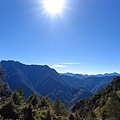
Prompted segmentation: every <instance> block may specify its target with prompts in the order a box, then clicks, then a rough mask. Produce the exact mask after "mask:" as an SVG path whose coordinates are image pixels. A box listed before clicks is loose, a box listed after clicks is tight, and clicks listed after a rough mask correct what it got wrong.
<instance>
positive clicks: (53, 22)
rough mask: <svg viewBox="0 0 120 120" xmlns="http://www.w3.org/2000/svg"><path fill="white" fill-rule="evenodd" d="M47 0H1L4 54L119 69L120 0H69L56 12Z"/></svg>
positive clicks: (87, 68) (88, 68) (73, 68)
mask: <svg viewBox="0 0 120 120" xmlns="http://www.w3.org/2000/svg"><path fill="white" fill-rule="evenodd" d="M43 1H44V0H0V51H1V52H0V60H15V61H20V62H22V63H25V64H39V65H44V64H46V65H49V66H50V67H53V68H55V69H56V70H57V71H58V72H61V73H64V72H73V73H82V74H97V73H106V72H107V73H110V72H119V73H120V0H64V2H65V3H64V7H63V8H62V10H61V12H60V13H59V14H54V15H51V14H50V13H49V12H47V11H46V8H45V7H44V5H43Z"/></svg>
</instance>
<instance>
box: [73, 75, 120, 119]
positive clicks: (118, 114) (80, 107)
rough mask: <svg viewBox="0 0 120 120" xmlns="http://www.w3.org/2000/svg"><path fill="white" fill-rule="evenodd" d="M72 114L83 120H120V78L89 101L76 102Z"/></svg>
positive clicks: (115, 79)
mask: <svg viewBox="0 0 120 120" xmlns="http://www.w3.org/2000/svg"><path fill="white" fill-rule="evenodd" d="M71 112H72V113H73V114H76V113H78V114H79V117H80V118H79V119H81V120H120V77H116V78H114V79H113V81H112V82H111V83H110V84H109V85H108V86H106V87H105V88H104V89H102V90H101V91H99V92H98V93H97V94H95V95H93V96H91V97H90V98H89V99H83V100H80V101H78V102H76V103H75V104H74V105H73V107H72V108H71Z"/></svg>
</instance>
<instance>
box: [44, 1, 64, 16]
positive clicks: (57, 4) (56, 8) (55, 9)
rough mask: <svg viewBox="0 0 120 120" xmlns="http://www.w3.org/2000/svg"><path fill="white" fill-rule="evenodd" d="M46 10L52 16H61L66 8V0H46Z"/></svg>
mask: <svg viewBox="0 0 120 120" xmlns="http://www.w3.org/2000/svg"><path fill="white" fill-rule="evenodd" d="M43 4H44V8H45V10H46V11H47V12H48V13H50V14H52V15H55V14H60V13H61V11H62V9H63V7H64V0H44V2H43Z"/></svg>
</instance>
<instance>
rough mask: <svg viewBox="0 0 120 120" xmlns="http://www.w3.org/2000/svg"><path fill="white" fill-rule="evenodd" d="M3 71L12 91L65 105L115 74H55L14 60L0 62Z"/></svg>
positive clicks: (49, 69)
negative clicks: (44, 97) (33, 94)
mask: <svg viewBox="0 0 120 120" xmlns="http://www.w3.org/2000/svg"><path fill="white" fill-rule="evenodd" d="M0 64H1V65H2V67H3V69H4V70H5V71H6V75H7V76H6V81H7V82H8V83H9V84H10V87H11V89H12V90H14V89H16V88H23V89H24V90H25V91H26V96H28V95H30V94H31V93H33V92H34V93H37V94H38V95H39V96H46V95H48V96H49V97H50V98H51V99H52V100H55V99H56V98H60V99H61V100H62V101H65V100H67V101H68V102H69V104H73V103H75V102H76V101H77V100H79V99H83V98H88V97H90V96H91V95H92V94H93V93H96V92H97V91H98V90H100V89H102V88H103V87H105V86H106V85H107V84H108V83H109V82H111V81H112V79H113V78H114V77H115V76H118V75H119V74H117V73H112V74H104V75H82V74H72V73H66V74H59V73H58V72H56V71H55V70H54V69H51V68H50V67H48V66H47V65H44V66H41V65H25V64H22V63H20V62H15V61H1V62H0Z"/></svg>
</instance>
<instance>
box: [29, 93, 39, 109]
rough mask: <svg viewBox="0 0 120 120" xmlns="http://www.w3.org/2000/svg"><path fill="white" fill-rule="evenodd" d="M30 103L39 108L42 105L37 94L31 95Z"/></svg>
mask: <svg viewBox="0 0 120 120" xmlns="http://www.w3.org/2000/svg"><path fill="white" fill-rule="evenodd" d="M28 101H29V103H31V104H32V105H33V107H38V105H39V103H40V99H39V97H38V96H37V95H36V94H32V95H30V97H29V99H28Z"/></svg>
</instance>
